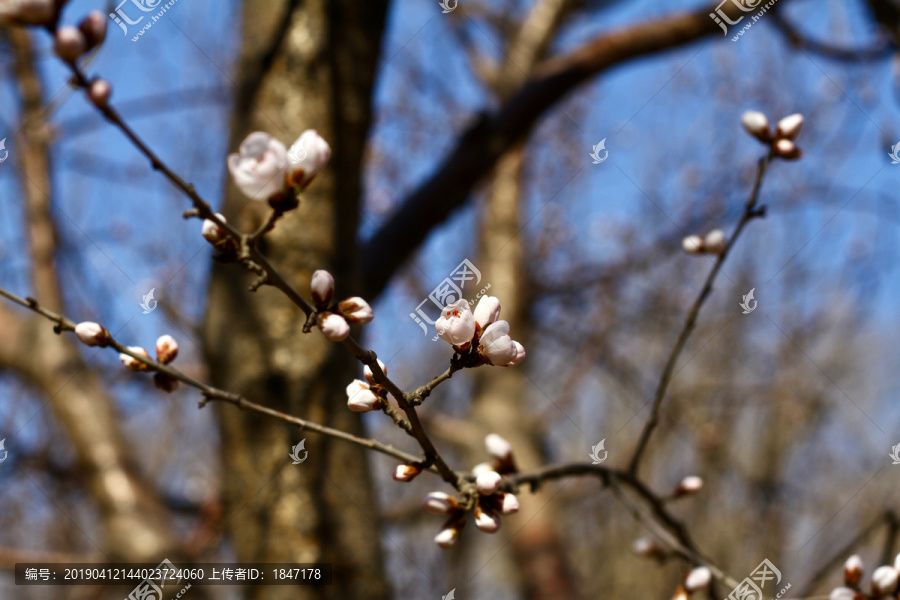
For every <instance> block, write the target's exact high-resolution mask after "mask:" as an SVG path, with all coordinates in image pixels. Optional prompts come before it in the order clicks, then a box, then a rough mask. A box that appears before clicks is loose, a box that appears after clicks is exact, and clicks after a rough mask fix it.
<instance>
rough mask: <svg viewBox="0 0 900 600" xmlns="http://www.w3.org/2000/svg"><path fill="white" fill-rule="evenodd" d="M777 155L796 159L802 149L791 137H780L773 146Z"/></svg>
mask: <svg viewBox="0 0 900 600" xmlns="http://www.w3.org/2000/svg"><path fill="white" fill-rule="evenodd" d="M772 149H773V150H774V151H775V154H776V155H777V156H780V157H781V158H786V159H789V160H790V159H794V158H799V157H800V149H799V148H797V146H796V145H795V144H794V142H792V141H791V140H789V139H786V138H785V139H780V140H778V141H777V142H775V145H774V146H772Z"/></svg>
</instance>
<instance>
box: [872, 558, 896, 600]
mask: <svg viewBox="0 0 900 600" xmlns="http://www.w3.org/2000/svg"><path fill="white" fill-rule="evenodd" d="M896 590H897V570H896V569H895V568H894V567H889V566H887V565H883V566H881V567H878V568H877V569H875V571H873V572H872V595H873V596H876V597H877V596H883V595H885V594H893V593H894V592H895V591H896Z"/></svg>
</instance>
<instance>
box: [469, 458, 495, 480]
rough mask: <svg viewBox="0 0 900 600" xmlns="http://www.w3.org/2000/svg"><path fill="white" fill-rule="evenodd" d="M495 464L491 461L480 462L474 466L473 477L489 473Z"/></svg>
mask: <svg viewBox="0 0 900 600" xmlns="http://www.w3.org/2000/svg"><path fill="white" fill-rule="evenodd" d="M493 470H494V465H492V464H491V463H486V462H484V463H478V464H477V465H475V466H474V467H472V477H478V476H479V475H481V474H482V473H487V472H488V471H493Z"/></svg>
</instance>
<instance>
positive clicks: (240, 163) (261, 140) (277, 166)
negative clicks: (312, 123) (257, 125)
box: [228, 131, 287, 200]
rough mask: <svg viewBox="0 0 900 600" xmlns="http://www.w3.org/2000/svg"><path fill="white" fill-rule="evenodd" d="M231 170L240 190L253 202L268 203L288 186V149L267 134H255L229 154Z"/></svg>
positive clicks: (256, 132) (229, 168)
mask: <svg viewBox="0 0 900 600" xmlns="http://www.w3.org/2000/svg"><path fill="white" fill-rule="evenodd" d="M228 170H229V171H230V172H231V178H232V179H233V180H234V183H235V185H237V186H238V187H239V188H240V190H241V191H242V192H243V193H244V195H246V196H247V197H249V198H252V199H253V200H268V199H269V198H270V197H271V196H274V195H275V194H277V193H279V192H281V191H282V190H283V189H284V187H285V176H286V175H287V150H286V149H285V147H284V144H282V143H281V142H279V141H278V140H276V139H275V138H273V137H272V136H271V135H269V134H268V133H265V132H262V131H255V132H253V133H251V134H250V135H248V136H247V137H246V138H245V139H244V141H243V142H241V147H240V150H239V152H238V153H237V154H229V155H228Z"/></svg>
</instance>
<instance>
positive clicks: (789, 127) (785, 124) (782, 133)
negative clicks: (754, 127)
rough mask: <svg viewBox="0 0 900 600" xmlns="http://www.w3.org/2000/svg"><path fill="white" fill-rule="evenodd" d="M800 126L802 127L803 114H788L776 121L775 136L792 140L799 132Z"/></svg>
mask: <svg viewBox="0 0 900 600" xmlns="http://www.w3.org/2000/svg"><path fill="white" fill-rule="evenodd" d="M801 127H803V115H801V114H800V113H795V114H793V115H789V116H787V117H785V118H783V119H782V120H780V121H778V127H777V129H776V130H775V137H777V138H787V139H789V140H792V139H794V138H795V137H797V134H799V133H800V128H801Z"/></svg>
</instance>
